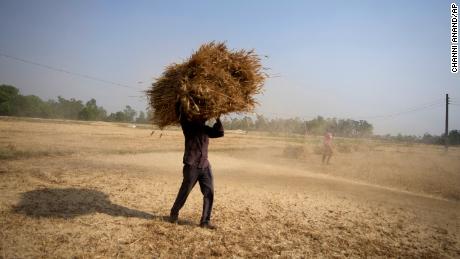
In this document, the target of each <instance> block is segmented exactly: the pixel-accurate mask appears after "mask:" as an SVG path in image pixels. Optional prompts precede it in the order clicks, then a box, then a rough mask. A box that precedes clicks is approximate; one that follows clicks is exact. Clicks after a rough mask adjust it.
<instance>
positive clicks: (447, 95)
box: [444, 94, 449, 151]
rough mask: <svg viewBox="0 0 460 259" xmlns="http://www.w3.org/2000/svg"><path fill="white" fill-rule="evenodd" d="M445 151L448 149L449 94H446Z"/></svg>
mask: <svg viewBox="0 0 460 259" xmlns="http://www.w3.org/2000/svg"><path fill="white" fill-rule="evenodd" d="M444 137H445V139H444V144H445V146H446V151H447V150H448V149H449V94H446V131H445V133H444Z"/></svg>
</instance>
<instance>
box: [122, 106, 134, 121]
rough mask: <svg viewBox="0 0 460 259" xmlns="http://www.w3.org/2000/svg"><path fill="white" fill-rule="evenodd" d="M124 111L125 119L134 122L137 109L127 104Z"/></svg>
mask: <svg viewBox="0 0 460 259" xmlns="http://www.w3.org/2000/svg"><path fill="white" fill-rule="evenodd" d="M123 113H124V114H125V120H126V121H127V122H134V118H135V117H136V114H137V112H136V110H134V109H133V108H131V106H129V105H126V107H125V109H124V110H123Z"/></svg>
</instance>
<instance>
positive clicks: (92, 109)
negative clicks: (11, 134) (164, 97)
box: [0, 85, 148, 123]
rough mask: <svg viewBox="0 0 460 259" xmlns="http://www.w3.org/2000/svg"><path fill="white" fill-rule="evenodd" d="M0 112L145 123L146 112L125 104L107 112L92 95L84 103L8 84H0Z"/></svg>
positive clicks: (8, 114)
mask: <svg viewBox="0 0 460 259" xmlns="http://www.w3.org/2000/svg"><path fill="white" fill-rule="evenodd" d="M0 115H1V116H19V117H38V118H54V119H69V120H86V121H116V122H137V123H148V115H146V113H145V112H143V111H139V112H137V111H136V110H134V109H133V108H131V106H129V105H126V106H125V108H124V109H123V110H122V111H118V112H114V113H110V114H108V113H107V111H106V110H105V109H104V108H103V107H102V106H98V105H97V103H96V100H95V99H91V100H89V101H87V102H86V103H84V102H83V101H81V100H76V99H74V98H71V99H66V98H63V97H61V96H58V97H57V100H48V101H44V100H42V99H41V98H40V97H38V96H35V95H22V94H21V93H20V92H19V89H18V88H16V87H14V86H11V85H0Z"/></svg>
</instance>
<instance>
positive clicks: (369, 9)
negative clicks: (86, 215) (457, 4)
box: [0, 0, 460, 135]
mask: <svg viewBox="0 0 460 259" xmlns="http://www.w3.org/2000/svg"><path fill="white" fill-rule="evenodd" d="M450 3H451V1H435V0H433V1H316V2H310V1H266V0H264V1H262V0H261V1H98V0H94V1H93V0H91V1H89V0H88V1H83V0H79V1H61V0H56V1H33V0H29V1H20V0H14V1H5V0H0V53H2V54H7V55H11V56H15V57H18V58H22V59H26V60H30V61H33V62H38V63H42V64H45V65H49V66H52V67H56V68H61V69H65V70H68V71H72V72H76V73H81V74H87V75H90V76H95V77H98V78H101V79H105V80H109V81H114V82H117V83H121V84H125V85H129V86H132V87H134V88H139V89H146V88H147V87H149V85H150V84H151V82H152V81H153V80H154V78H155V77H157V76H159V75H160V74H161V72H162V70H163V68H164V67H165V66H166V65H168V64H170V63H172V62H180V61H182V60H183V59H184V58H187V57H188V56H190V54H191V53H192V51H193V50H196V49H197V48H198V47H199V45H201V44H202V43H204V42H208V41H211V40H217V41H226V42H227V44H228V46H229V47H230V48H235V49H238V48H247V49H251V48H254V49H255V50H256V52H257V53H259V54H262V55H268V56H269V58H264V59H263V64H264V66H266V67H269V68H271V73H272V74H274V75H279V76H280V77H275V78H271V79H269V80H268V81H267V83H266V85H265V93H264V95H261V96H259V97H258V99H259V101H260V106H259V107H258V109H257V112H258V113H261V114H264V115H267V116H268V117H294V116H298V117H300V118H304V119H309V118H312V117H314V116H316V115H322V116H325V117H337V118H352V119H361V118H363V119H367V120H368V121H370V122H371V123H372V124H373V125H374V127H375V130H374V132H375V133H378V134H384V133H391V134H397V133H403V134H419V135H420V134H423V133H425V132H430V133H434V134H440V133H442V132H443V131H444V116H445V115H444V106H443V105H442V103H443V100H444V98H445V94H446V93H449V95H450V96H451V97H452V99H453V102H454V103H456V104H460V74H451V73H450V34H449V33H450ZM139 82H143V83H139ZM1 83H4V84H12V85H15V86H16V87H18V88H19V89H20V90H21V92H22V93H23V94H35V95H38V96H40V97H41V98H44V99H49V98H56V97H57V96H58V95H61V96H63V97H65V98H71V97H74V98H77V99H82V100H84V101H87V100H89V99H90V98H96V100H97V101H98V104H99V105H102V106H104V107H105V108H106V109H108V110H109V111H112V112H113V111H117V110H121V109H122V108H123V107H124V106H125V105H127V104H128V105H131V106H132V107H134V108H135V109H137V110H144V109H145V108H146V106H147V103H146V100H145V99H143V98H140V97H138V96H142V95H143V94H142V92H141V90H135V89H131V88H123V87H118V86H115V85H111V84H105V83H101V82H97V81H93V80H89V79H85V78H81V77H77V76H73V75H69V74H65V73H59V72H56V71H51V70H47V69H44V68H41V67H37V66H33V65H28V64H24V63H21V62H18V61H15V60H11V59H8V58H5V57H2V56H0V84H1ZM437 103H439V105H437ZM432 104H433V105H432ZM419 107H426V108H425V109H421V110H417V111H414V112H408V113H402V114H399V113H400V112H406V111H410V110H412V109H414V108H415V109H416V108H419ZM389 114H390V115H391V114H399V115H395V116H391V117H383V118H382V117H374V116H379V115H389ZM459 114H460V106H458V105H452V106H451V116H450V120H451V123H450V124H451V128H456V129H460V115H459Z"/></svg>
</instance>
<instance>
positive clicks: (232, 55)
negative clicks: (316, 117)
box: [146, 42, 266, 228]
mask: <svg viewBox="0 0 460 259" xmlns="http://www.w3.org/2000/svg"><path fill="white" fill-rule="evenodd" d="M262 70H263V68H262V64H261V63H260V58H259V56H258V55H256V54H255V52H254V51H252V50H249V51H247V50H244V49H241V50H229V49H228V48H227V46H226V45H225V44H224V43H216V42H210V43H207V44H203V45H201V46H200V48H199V49H198V50H197V51H196V52H195V53H193V54H192V56H190V58H188V59H187V60H185V61H184V62H182V63H179V64H178V63H173V64H171V65H169V66H167V67H166V69H165V71H164V72H163V74H162V75H161V76H160V77H159V78H157V79H156V81H155V82H154V83H153V84H152V88H150V89H149V90H147V91H146V94H147V97H148V99H149V103H150V106H151V108H152V110H153V116H152V122H153V123H154V124H155V125H156V126H158V127H159V128H160V129H163V128H165V127H167V126H170V125H178V124H180V125H181V126H182V131H183V133H184V136H185V152H184V161H183V162H184V169H183V174H184V179H183V182H182V186H181V187H180V190H179V193H178V194H177V198H176V201H175V203H174V205H173V207H172V209H171V215H170V216H171V221H172V222H177V218H178V215H179V211H180V209H181V208H182V206H183V205H184V203H185V201H186V200H187V197H188V194H189V193H190V191H191V190H192V189H193V186H194V185H195V184H196V182H199V183H200V188H201V192H202V193H203V196H204V200H203V215H202V218H201V224H200V225H201V226H202V227H205V228H214V227H213V226H212V225H211V224H210V222H209V220H210V218H211V210H212V202H213V196H214V192H213V182H212V173H211V168H210V166H209V162H208V144H209V138H217V137H222V136H223V135H224V130H223V128H222V124H221V122H220V120H219V119H217V121H216V123H215V124H214V126H213V127H208V126H206V125H205V122H206V121H207V120H209V119H211V118H218V117H219V116H221V115H224V114H230V113H234V112H236V113H244V112H252V111H253V110H254V107H255V105H256V104H257V102H256V100H255V98H254V95H256V94H258V93H261V91H262V86H263V83H264V81H265V78H266V74H265V73H264V72H263V71H262Z"/></svg>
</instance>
